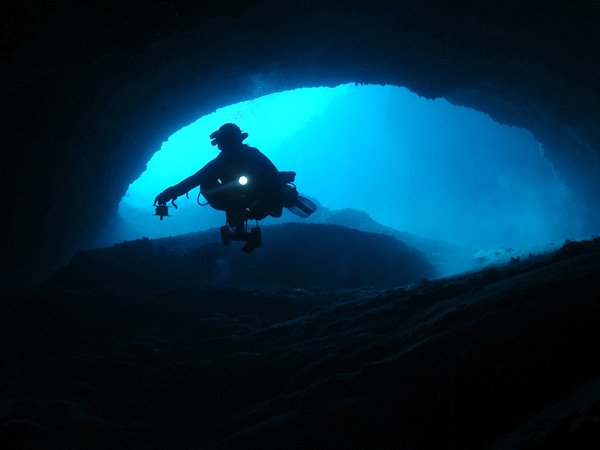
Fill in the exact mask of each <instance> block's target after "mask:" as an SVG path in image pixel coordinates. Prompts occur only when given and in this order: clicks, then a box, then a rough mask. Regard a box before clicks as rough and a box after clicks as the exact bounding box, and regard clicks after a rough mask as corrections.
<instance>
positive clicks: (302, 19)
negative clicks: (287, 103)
mask: <svg viewBox="0 0 600 450" xmlns="http://www.w3.org/2000/svg"><path fill="white" fill-rule="evenodd" d="M122 3H127V4H126V5H124V4H122ZM581 3H582V4H575V2H572V3H570V2H548V1H544V2H542V1H529V2H522V1H518V0H506V1H502V2H479V1H476V0H462V1H460V0H445V1H443V0H431V1H423V2H413V1H391V0H389V1H386V0H372V1H370V2H359V1H319V2H317V1H310V0H306V1H295V2H281V1H274V0H245V1H244V0H224V1H207V2H194V1H191V0H174V1H173V0H171V1H152V2H149V1H143V0H132V1H130V2H117V1H106V2H95V3H93V4H87V3H83V4H82V3H81V2H75V1H73V0H59V1H56V2H52V3H51V4H48V2H43V1H41V0H29V1H24V2H22V3H19V5H15V6H5V7H3V8H4V9H3V13H2V17H3V21H5V26H3V29H2V50H3V51H2V54H3V55H5V56H4V57H3V59H2V66H1V68H0V79H1V80H2V83H1V84H0V85H1V94H0V95H1V96H2V111H1V112H0V114H1V117H0V118H1V119H2V120H0V127H1V129H0V131H1V133H0V136H2V138H1V139H2V144H3V145H2V149H3V151H2V164H1V166H2V177H1V179H2V181H1V182H2V188H3V190H2V192H3V193H4V195H5V196H6V197H8V198H7V199H6V200H5V204H4V205H3V206H4V208H5V216H6V215H7V216H8V218H6V217H5V224H4V227H3V229H5V242H4V243H3V247H2V252H3V258H2V271H1V272H2V276H3V279H10V280H13V281H15V280H27V279H31V277H37V276H41V275H44V274H46V273H48V272H49V271H51V270H53V269H55V268H57V267H58V266H60V265H62V264H64V263H65V262H66V261H67V260H68V258H69V257H70V256H71V255H72V254H73V252H74V251H76V250H78V249H81V248H85V247H87V246H89V245H91V243H93V241H94V238H95V236H96V234H97V233H98V231H99V230H100V229H101V228H102V227H103V226H104V224H105V223H106V221H107V220H108V219H109V218H110V217H111V216H113V215H114V214H116V210H117V207H118V203H119V200H120V198H121V197H122V195H123V194H124V193H125V191H126V189H127V187H128V185H129V184H130V183H131V182H132V181H133V180H135V179H136V178H137V177H138V176H139V174H140V173H141V172H143V170H144V169H145V164H146V162H147V161H148V160H149V158H150V157H151V155H152V154H153V153H154V152H155V151H156V150H157V149H159V148H160V145H161V143H162V142H163V141H164V140H166V139H167V138H168V136H169V135H170V134H172V133H173V132H175V131H177V130H178V129H180V128H181V127H183V126H185V125H188V124H189V123H191V122H193V121H195V120H196V119H197V118H199V117H200V116H202V115H205V114H208V113H210V112H213V111H214V110H215V109H216V108H218V107H222V106H226V105H229V104H232V103H236V102H239V101H242V100H248V99H251V98H256V97H258V96H262V95H266V94H269V93H273V92H277V91H282V90H287V89H294V88H298V87H311V86H335V85H338V84H341V83H348V82H356V83H370V84H393V85H398V86H405V87H407V88H409V89H411V90H412V91H414V92H416V93H418V94H420V95H422V96H426V97H429V98H435V97H444V98H446V99H448V100H449V101H451V102H453V103H455V104H457V105H464V106H469V107H472V108H475V109H477V110H481V111H484V112H486V113H488V114H489V115H490V116H491V117H492V118H494V119H495V120H497V121H499V122H501V123H505V124H510V125H516V126H520V127H524V128H527V129H529V130H530V131H531V132H532V133H533V134H534V136H535V137H536V139H537V140H538V141H539V142H541V143H542V144H543V145H544V152H545V154H546V156H547V157H548V158H549V159H550V160H551V161H552V163H553V164H554V167H555V170H556V171H557V173H558V174H559V175H560V176H561V177H562V178H563V179H564V180H565V182H566V183H568V185H569V186H570V187H571V188H572V189H575V190H577V191H578V192H579V193H580V195H582V196H583V197H584V198H586V199H587V201H588V203H589V204H590V205H591V206H596V204H597V202H598V199H597V197H598V196H597V193H598V192H600V189H599V188H600V151H599V149H600V132H599V131H598V127H597V124H598V119H599V118H600V107H599V105H600V103H599V102H598V94H599V86H598V83H599V82H598V80H599V79H600V78H599V76H598V75H599V68H600V64H599V61H598V58H599V56H598V55H599V54H600V53H599V52H598V50H600V45H599V44H600V42H599V41H600V37H599V35H598V33H597V32H596V30H595V26H596V24H597V23H598V19H600V7H599V6H595V5H590V4H589V3H591V2H581ZM583 3H585V5H584V4H583ZM248 131H249V132H251V130H248ZM205 144H206V143H202V142H201V143H199V144H198V145H199V149H202V148H205V147H206V146H205ZM399 150H400V149H399ZM324 151H326V149H324ZM163 188H164V186H157V193H158V192H159V191H160V190H162V189H163ZM597 210H598V208H596V209H594V208H593V207H590V212H589V213H588V217H587V218H586V221H587V222H586V223H587V224H588V226H589V227H591V228H593V227H594V226H595V225H596V224H598V216H597V214H598V213H597V212H594V211H597Z"/></svg>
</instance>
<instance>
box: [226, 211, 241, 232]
mask: <svg viewBox="0 0 600 450" xmlns="http://www.w3.org/2000/svg"><path fill="white" fill-rule="evenodd" d="M226 216H227V224H229V226H230V227H231V228H233V229H234V230H235V231H236V232H237V233H242V232H244V231H245V227H244V221H245V220H244V211H242V210H239V209H233V210H231V209H229V210H227V211H226Z"/></svg>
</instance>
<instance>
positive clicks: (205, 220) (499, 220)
mask: <svg viewBox="0 0 600 450" xmlns="http://www.w3.org/2000/svg"><path fill="white" fill-rule="evenodd" d="M226 122H234V123H236V124H238V125H239V126H240V128H241V129H242V130H243V131H245V132H247V133H248V134H249V137H248V138H247V139H246V141H245V142H246V143H247V144H249V145H252V146H255V147H258V148H259V149H260V150H261V151H262V152H263V153H265V154H266V155H267V156H268V157H269V158H270V159H271V160H272V161H273V162H274V163H275V165H276V166H277V167H278V168H279V169H280V170H294V171H296V172H297V178H296V184H297V186H298V188H299V190H300V192H302V193H303V194H305V195H307V196H309V197H312V198H315V199H317V200H318V201H319V202H320V203H321V204H322V205H324V206H325V207H328V208H331V209H341V208H356V209H360V210H364V211H366V212H367V213H369V214H370V215H371V217H372V218H373V219H375V220H377V221H379V222H381V223H382V224H384V225H388V226H391V227H393V228H396V229H398V230H401V231H408V232H410V233H414V234H417V235H420V236H423V237H427V238H434V239H442V240H446V241H449V242H453V243H457V244H460V245H465V246H469V247H472V248H496V247H499V246H523V245H539V244H546V243H549V242H552V241H561V240H564V239H566V238H570V237H575V236H578V234H579V230H580V225H579V220H578V219H577V214H578V208H579V204H578V202H577V201H576V199H574V198H572V197H571V196H570V195H569V191H568V189H567V188H566V187H565V186H564V184H563V183H562V182H561V181H560V180H559V179H558V178H557V176H556V175H555V173H554V171H553V168H552V165H551V164H550V163H549V162H548V161H547V160H546V159H544V157H543V149H542V148H541V147H540V144H539V143H537V142H536V141H535V139H534V138H533V137H532V135H531V134H530V133H529V132H528V131H526V130H523V129H519V128H515V127H509V126H504V125H499V124H498V123H496V122H494V121H493V120H492V119H490V118H489V117H488V116H487V115H485V114H483V113H480V112H476V111H474V110H472V109H469V108H463V107H457V106H453V105H451V104H450V103H448V102H447V101H445V100H443V99H438V100H427V99H424V98H421V97H419V96H417V95H415V94H413V93H411V92H410V91H408V90H407V89H404V88H399V87H391V86H387V87H383V86H353V85H344V86H339V87H337V88H314V89H299V90H296V91H290V92H284V93H279V94H273V95H269V96H265V97H261V98H259V99H256V100H253V101H249V102H244V103H240V104H237V105H232V106H229V107H227V108H223V109H220V110H218V111H217V112H216V113H214V114H211V115H209V116H206V117H202V118H200V119H199V120H198V121H197V122H195V123H193V124H191V125H190V126H188V127H185V128H183V129H182V130H180V131H179V132H177V133H175V134H174V135H172V136H170V137H169V138H168V140H167V141H166V142H165V143H164V144H163V146H162V148H161V149H160V150H159V151H157V152H156V154H155V155H154V157H153V158H152V159H151V160H150V161H149V162H148V166H147V170H146V172H144V173H143V174H142V175H141V176H140V178H139V179H138V180H136V181H135V182H134V183H133V184H132V185H131V186H130V187H129V190H128V191H127V194H126V195H125V196H124V197H123V199H122V201H121V205H120V208H119V212H120V215H121V216H122V217H123V219H124V222H123V224H122V226H121V228H120V229H119V230H118V232H116V233H115V234H114V236H112V240H113V241H118V240H122V239H133V238H138V237H142V236H147V237H151V238H153V237H160V236H168V235H174V234H178V233H188V232H192V231H197V230H201V229H207V228H211V227H215V226H220V225H223V224H224V214H223V213H222V212H218V211H213V210H211V209H210V208H209V207H204V208H202V207H199V206H198V205H197V203H196V199H195V198H196V195H197V189H196V190H194V191H192V192H191V193H190V199H189V200H187V199H185V198H182V199H180V201H178V202H177V203H178V206H179V209H178V210H176V211H174V210H171V214H172V217H170V218H168V219H165V220H163V221H160V220H158V218H157V217H154V216H152V213H153V211H154V210H153V207H152V203H153V200H154V197H155V196H156V195H157V194H158V193H159V192H161V191H162V190H163V189H165V188H166V187H168V186H171V185H173V184H176V183H178V182H179V181H181V180H182V179H184V178H186V177H188V176H189V175H192V174H193V173H195V172H196V171H197V170H199V169H200V168H201V167H202V166H203V165H204V164H206V163H207V162H208V161H210V160H211V159H213V158H214V157H216V156H217V153H218V150H217V149H216V148H215V147H212V146H211V145H210V139H209V137H208V136H209V134H210V133H211V132H213V131H214V130H216V129H217V128H219V126H220V125H222V124H223V123H226ZM157 150H158V149H157ZM109 240H111V239H110V238H109Z"/></svg>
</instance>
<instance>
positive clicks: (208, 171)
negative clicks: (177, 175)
mask: <svg viewBox="0 0 600 450" xmlns="http://www.w3.org/2000/svg"><path fill="white" fill-rule="evenodd" d="M219 165H220V163H219V162H218V161H217V158H215V159H213V160H212V161H210V162H209V163H208V164H206V165H205V166H204V167H203V168H202V169H200V170H199V171H198V172H196V173H195V174H194V175H192V176H191V177H187V178H186V179H185V180H183V181H182V182H181V183H177V184H176V185H174V186H171V187H169V188H167V189H165V190H164V191H162V192H161V193H160V194H158V196H157V197H156V199H154V204H155V205H156V204H157V203H158V204H159V205H164V204H165V203H167V202H168V201H169V200H175V199H177V197H179V196H180V195H183V194H185V193H187V192H189V191H191V190H192V189H194V188H195V187H196V186H199V185H200V184H202V183H204V181H205V180H207V179H209V178H211V177H212V176H213V175H214V174H215V173H216V172H217V171H218V167H219Z"/></svg>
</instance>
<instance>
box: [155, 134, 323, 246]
mask: <svg viewBox="0 0 600 450" xmlns="http://www.w3.org/2000/svg"><path fill="white" fill-rule="evenodd" d="M247 137H248V133H242V131H241V130H240V128H239V127H238V126H237V125H235V124H233V123H226V124H225V125H223V126H221V128H219V129H218V130H217V131H215V132H214V133H212V134H211V135H210V138H211V139H212V141H211V144H212V145H213V146H215V145H216V146H217V148H218V149H219V150H220V151H221V153H219V155H218V156H217V157H216V158H215V159H213V160H212V161H210V162H209V163H208V164H206V165H205V166H204V167H203V168H202V169H200V170H199V171H198V172H196V173H195V174H194V175H192V176H190V177H188V178H186V179H185V180H183V181H182V182H181V183H178V184H176V185H175V186H171V187H169V188H167V189H165V190H164V191H163V192H161V193H160V194H159V195H158V196H157V197H156V199H155V200H154V205H158V206H157V208H156V215H158V216H160V218H161V220H162V218H163V216H166V215H168V210H167V206H166V203H167V202H168V201H172V202H173V203H172V204H173V206H175V208H177V205H176V204H175V203H174V200H176V199H177V197H179V196H181V195H183V194H187V193H188V192H189V191H190V190H191V189H193V188H195V187H196V186H200V194H202V195H203V196H204V198H205V199H206V201H207V204H209V205H210V206H212V207H213V208H215V209H218V210H221V211H225V213H226V225H225V226H223V227H221V238H222V241H223V244H224V245H229V244H230V243H231V241H232V240H234V241H245V242H246V245H245V246H244V248H243V250H244V251H246V252H247V253H250V252H251V251H252V250H253V249H254V248H257V247H260V246H261V245H262V243H261V235H260V228H259V227H258V221H259V220H261V219H264V218H265V217H267V216H268V215H270V216H273V217H280V216H281V213H282V209H283V208H284V207H286V208H288V209H289V210H290V211H292V212H293V213H295V214H297V215H299V216H301V217H308V216H309V215H310V214H312V213H313V212H314V211H315V210H316V209H317V207H316V205H315V204H314V203H313V202H311V201H310V200H308V199H306V198H304V197H301V196H299V195H298V192H297V191H296V187H295V186H294V185H293V184H292V182H293V181H294V178H295V176H296V174H295V172H279V171H278V170H277V168H276V167H275V165H274V164H273V163H272V162H271V161H270V160H269V158H267V157H266V156H265V155H263V154H262V153H261V152H260V151H259V150H258V149H256V148H254V147H250V146H249V145H247V144H244V143H243V141H244V139H246V138H247ZM200 194H199V195H198V199H200ZM198 203H200V201H199V200H198ZM248 220H256V222H257V227H256V228H253V229H252V231H251V232H250V233H249V232H248V231H247V223H248Z"/></svg>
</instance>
